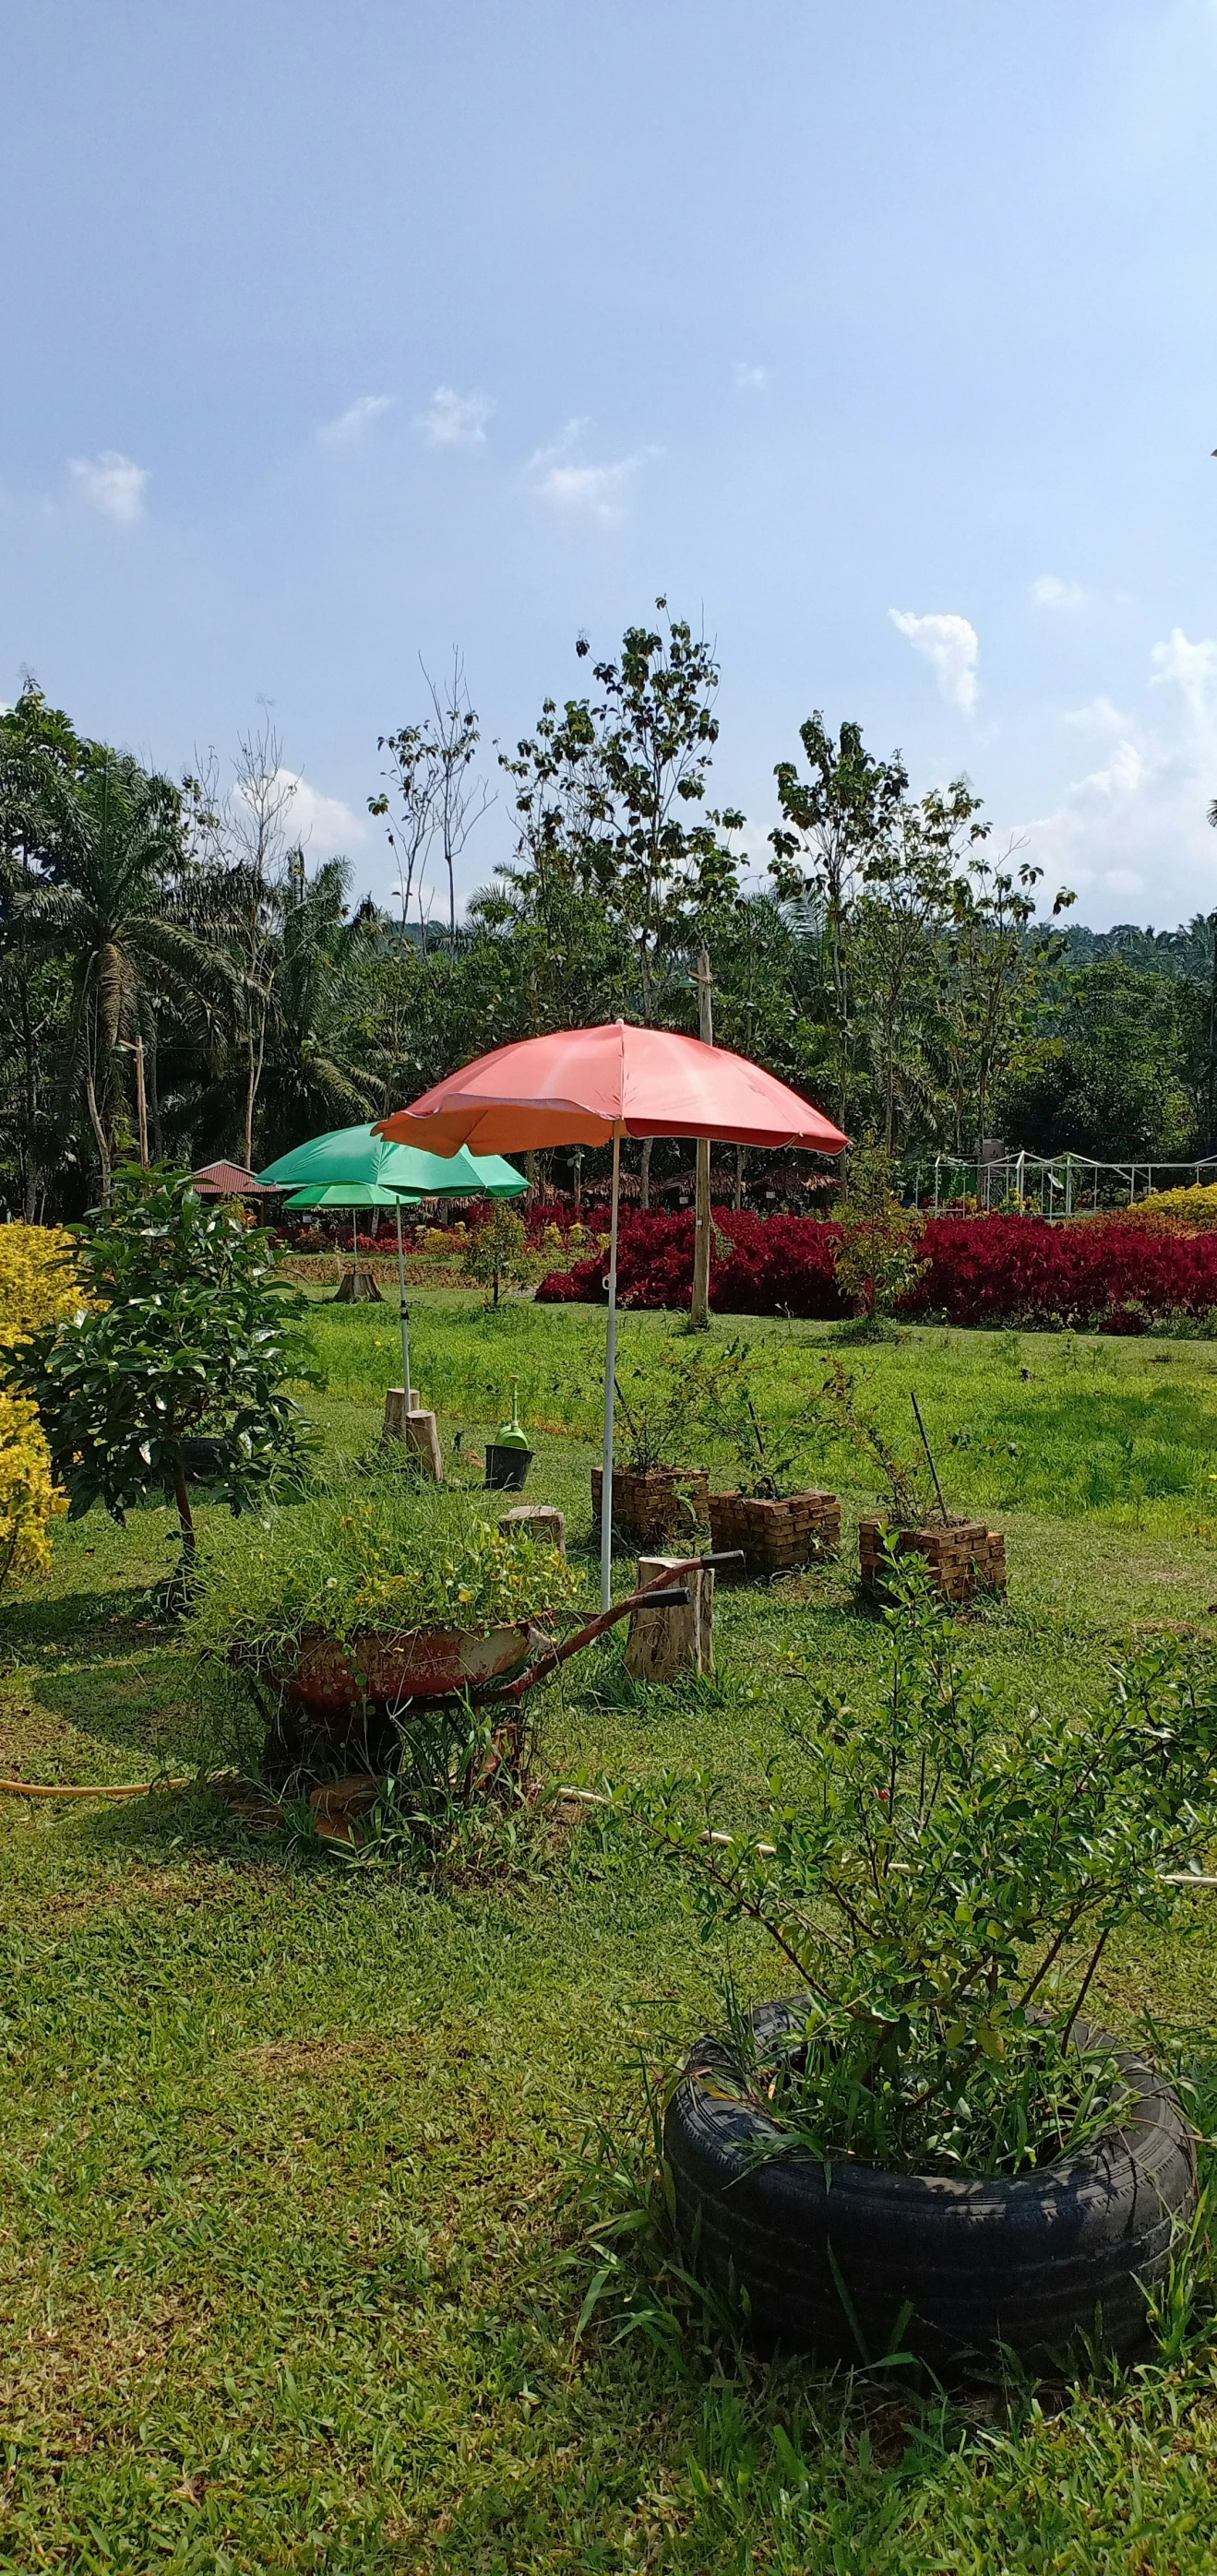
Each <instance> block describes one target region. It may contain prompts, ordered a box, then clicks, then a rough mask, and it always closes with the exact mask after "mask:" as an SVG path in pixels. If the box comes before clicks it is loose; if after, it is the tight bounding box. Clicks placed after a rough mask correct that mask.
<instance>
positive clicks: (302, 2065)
mask: <svg viewBox="0 0 1217 2576" xmlns="http://www.w3.org/2000/svg"><path fill="white" fill-rule="evenodd" d="M390 2053H391V2050H390V2043H389V2041H387V2040H384V2039H375V2038H366V2039H269V2040H264V2041H263V2042H262V2043H261V2044H260V2045H259V2046H258V2047H257V2048H243V2049H241V2050H240V2051H239V2052H238V2054H237V2055H236V2057H235V2058H234V2059H233V2061H232V2063H233V2064H234V2066H239V2067H242V2068H245V2069H247V2070H248V2072H249V2073H250V2074H253V2075H263V2076H265V2077H266V2078H267V2079H268V2081H269V2082H271V2083H290V2082H292V2080H293V2079H294V2078H296V2077H298V2076H301V2075H326V2074H328V2073H329V2071H330V2069H331V2067H338V2066H342V2065H344V2064H346V2063H347V2062H348V2061H349V2060H350V2059H351V2058H377V2057H385V2056H388V2055H389V2054H390Z"/></svg>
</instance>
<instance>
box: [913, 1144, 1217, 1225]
mask: <svg viewBox="0 0 1217 2576" xmlns="http://www.w3.org/2000/svg"><path fill="white" fill-rule="evenodd" d="M902 1177H903V1181H904V1187H905V1194H906V1196H911V1198H912V1200H913V1204H914V1206H918V1207H928V1206H929V1205H930V1203H931V1199H932V1202H933V1209H934V1214H935V1215H937V1213H938V1211H939V1209H940V1208H941V1207H943V1206H950V1205H952V1204H956V1205H957V1204H958V1202H959V1200H960V1199H974V1200H975V1201H976V1202H977V1205H978V1206H980V1207H983V1208H1001V1207H1004V1208H1019V1209H1023V1210H1025V1209H1027V1208H1035V1209H1037V1210H1041V1211H1042V1213H1043V1214H1044V1215H1045V1216H1047V1217H1066V1216H1076V1215H1080V1214H1081V1212H1082V1210H1083V1209H1084V1208H1090V1207H1094V1208H1098V1207H1111V1206H1113V1205H1115V1204H1117V1203H1123V1204H1124V1205H1126V1206H1128V1207H1132V1206H1133V1205H1134V1204H1135V1202H1136V1201H1137V1200H1138V1199H1144V1198H1148V1197H1149V1196H1150V1193H1151V1191H1153V1190H1170V1189H1176V1190H1177V1189H1188V1188H1192V1187H1199V1186H1200V1184H1201V1183H1202V1182H1204V1181H1217V1155H1215V1154H1208V1155H1203V1156H1202V1157H1201V1158H1200V1160H1199V1161H1198V1162H1196V1161H1193V1162H1190V1163H1160V1162H1152V1163H1150V1162H1141V1161H1136V1162H1128V1163H1100V1162H1096V1161H1095V1160H1094V1159H1093V1157H1092V1156H1091V1155H1089V1154H1053V1155H1039V1154H1027V1153H1022V1154H994V1155H993V1156H992V1158H989V1157H986V1159H985V1160H984V1161H983V1162H980V1163H978V1162H977V1161H976V1160H975V1158H973V1160H972V1161H971V1162H965V1161H963V1160H961V1159H960V1158H959V1157H958V1156H956V1155H954V1154H935V1155H934V1157H933V1159H932V1160H930V1159H928V1158H926V1157H924V1156H923V1157H922V1159H921V1160H920V1161H919V1162H917V1163H916V1164H912V1163H908V1162H906V1163H905V1165H904V1167H903V1174H902Z"/></svg>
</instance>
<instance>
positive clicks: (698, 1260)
mask: <svg viewBox="0 0 1217 2576" xmlns="http://www.w3.org/2000/svg"><path fill="white" fill-rule="evenodd" d="M713 993H714V987H713V984H712V982H711V980H710V951H709V949H708V948H699V949H698V952H697V1022H698V1035H699V1036H700V1037H701V1039H702V1040H703V1043H704V1044H705V1045H706V1046H713V1044H714V1001H713ZM710 1231H711V1228H710V1139H709V1137H708V1136H699V1137H698V1139H697V1186H696V1193H695V1214H694V1224H693V1302H692V1305H691V1307H690V1309H689V1322H690V1324H691V1325H692V1327H693V1330H694V1332H695V1333H704V1332H707V1331H708V1330H709V1324H710Z"/></svg>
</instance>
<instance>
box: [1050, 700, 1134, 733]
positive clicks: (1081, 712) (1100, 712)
mask: <svg viewBox="0 0 1217 2576" xmlns="http://www.w3.org/2000/svg"><path fill="white" fill-rule="evenodd" d="M1061 723H1062V724H1067V725H1073V726H1074V727H1075V728H1076V730H1077V731H1078V732H1079V733H1127V732H1128V730H1129V728H1130V726H1131V724H1132V717H1131V716H1126V715H1125V714H1124V712H1123V710H1122V708H1120V707H1117V706H1115V705H1113V703H1112V700H1111V699H1110V698H1091V700H1090V702H1089V704H1088V705H1087V706H1084V707H1066V708H1065V710H1064V712H1063V714H1062V716H1061Z"/></svg>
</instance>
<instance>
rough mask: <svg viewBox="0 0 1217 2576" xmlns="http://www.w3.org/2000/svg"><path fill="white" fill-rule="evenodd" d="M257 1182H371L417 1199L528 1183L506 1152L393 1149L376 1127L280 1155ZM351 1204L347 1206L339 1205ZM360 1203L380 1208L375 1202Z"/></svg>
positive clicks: (511, 1192)
mask: <svg viewBox="0 0 1217 2576" xmlns="http://www.w3.org/2000/svg"><path fill="white" fill-rule="evenodd" d="M258 1178H259V1180H260V1181H262V1182H263V1183H266V1182H269V1183H270V1185H271V1186H272V1188H273V1187H282V1188H284V1189H312V1188H314V1187H317V1188H322V1189H323V1188H325V1187H326V1186H327V1184H329V1183H332V1182H341V1183H342V1184H343V1185H344V1186H345V1185H346V1184H347V1183H348V1182H350V1181H356V1182H362V1181H367V1182H370V1183H372V1184H374V1185H376V1186H378V1187H380V1188H381V1189H392V1190H401V1191H403V1192H404V1193H405V1195H406V1196H407V1197H408V1198H415V1199H472V1198H478V1197H480V1196H483V1195H484V1196H486V1197H488V1198H492V1199H509V1198H517V1197H518V1196H519V1194H520V1192H521V1191H522V1190H526V1189H527V1187H528V1183H527V1181H526V1179H525V1177H524V1174H523V1172H517V1171H516V1169H515V1166H514V1164H512V1163H505V1162H504V1160H503V1157H502V1155H501V1154H471V1153H470V1152H469V1151H468V1149H467V1148H466V1147H465V1146H463V1145H462V1147H461V1149H460V1152H459V1153H457V1154H452V1155H445V1154H424V1153H423V1152H422V1150H421V1148H420V1147H419V1146H417V1145H393V1144H391V1143H390V1142H389V1139H388V1137H387V1136H376V1135H374V1134H373V1132H372V1129H371V1127H370V1126H369V1127H335V1128H333V1129H332V1130H331V1132H330V1134H329V1135H328V1136H313V1137H310V1139H309V1142H308V1144H307V1145H297V1146H296V1147H295V1148H294V1149H293V1151H292V1152H291V1153H290V1154H281V1155H280V1156H279V1160H278V1162H277V1163H270V1164H268V1165H267V1168H266V1170H265V1171H264V1172H259V1174H258ZM334 1204H347V1205H349V1201H348V1202H334ZM360 1204H361V1205H363V1204H367V1205H368V1206H372V1207H374V1206H376V1205H377V1204H378V1202H377V1201H376V1200H374V1199H372V1200H368V1201H367V1202H366V1203H365V1202H363V1201H361V1202H360Z"/></svg>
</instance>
